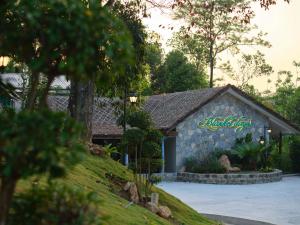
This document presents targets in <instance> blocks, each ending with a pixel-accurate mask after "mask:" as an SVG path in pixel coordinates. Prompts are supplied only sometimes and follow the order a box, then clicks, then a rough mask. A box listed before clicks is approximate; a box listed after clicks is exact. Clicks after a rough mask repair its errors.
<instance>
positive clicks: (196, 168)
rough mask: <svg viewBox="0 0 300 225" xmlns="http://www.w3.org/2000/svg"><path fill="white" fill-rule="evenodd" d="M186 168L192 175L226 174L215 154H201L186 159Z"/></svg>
mask: <svg viewBox="0 0 300 225" xmlns="http://www.w3.org/2000/svg"><path fill="white" fill-rule="evenodd" d="M184 166H185V169H186V171H187V172H191V173H225V172H226V169H225V168H224V167H223V166H222V165H221V164H220V162H219V161H218V158H217V157H216V155H215V154H213V153H211V154H208V155H207V156H202V155H201V154H200V152H199V154H198V155H196V156H191V157H188V158H186V159H185V161H184Z"/></svg>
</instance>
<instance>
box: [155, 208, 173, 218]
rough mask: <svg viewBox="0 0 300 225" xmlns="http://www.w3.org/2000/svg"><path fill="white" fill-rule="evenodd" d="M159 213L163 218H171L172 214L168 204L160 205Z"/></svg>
mask: <svg viewBox="0 0 300 225" xmlns="http://www.w3.org/2000/svg"><path fill="white" fill-rule="evenodd" d="M158 208H159V211H158V215H159V216H161V217H162V218H165V219H169V218H170V217H171V216H172V212H171V210H170V209H169V207H167V206H159V207H158Z"/></svg>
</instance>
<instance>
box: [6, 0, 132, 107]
mask: <svg viewBox="0 0 300 225" xmlns="http://www.w3.org/2000/svg"><path fill="white" fill-rule="evenodd" d="M0 14H1V15H3V19H2V20H1V21H0V51H1V52H2V54H5V55H8V56H10V57H11V58H13V60H14V61H15V62H17V63H24V64H25V65H26V66H28V68H29V70H30V71H31V72H32V78H34V79H36V80H35V81H38V79H39V78H40V75H41V73H42V74H44V75H46V77H47V85H46V86H45V89H44V91H43V94H42V97H41V100H40V104H41V105H43V104H44V105H46V96H47V94H48V90H49V87H50V84H51V82H52V81H53V79H54V77H55V76H58V75H59V74H65V75H66V76H67V77H68V78H69V79H72V80H78V79H81V80H91V79H92V80H94V81H97V82H100V83H101V82H103V83H106V84H107V83H110V82H113V80H115V79H116V78H117V77H119V76H124V75H125V65H132V63H133V46H132V41H131V38H130V35H129V33H128V32H127V29H126V27H125V25H124V23H123V22H122V21H120V20H119V19H118V18H117V17H116V16H114V15H113V14H112V13H109V12H108V10H107V9H106V8H105V7H103V6H102V5H101V4H99V2H97V1H93V0H88V1H74V0H66V1H56V0H46V1H39V0H24V1H17V0H12V1H6V2H5V3H4V4H2V5H1V7H0ZM31 84H32V90H35V89H36V86H37V84H38V82H32V83H31ZM36 95H37V93H36V92H35V91H31V92H30V98H29V99H30V102H32V100H31V99H32V98H33V99H35V98H36V97H37V96H36ZM30 104H32V103H30Z"/></svg>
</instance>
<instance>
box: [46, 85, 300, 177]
mask: <svg viewBox="0 0 300 225" xmlns="http://www.w3.org/2000/svg"><path fill="white" fill-rule="evenodd" d="M116 102H118V100H112V99H108V98H97V99H96V100H95V108H94V115H93V141H94V142H95V143H99V144H104V143H110V142H117V141H118V140H120V138H121V137H122V127H119V126H117V124H116V120H117V117H118V116H117V110H116V107H115V106H114V105H115V104H116ZM49 105H50V107H51V108H52V109H54V110H66V109H67V105H68V97H66V96H50V97H49ZM143 109H144V110H145V111H147V112H148V113H150V115H151V117H152V120H153V122H154V124H155V126H156V127H157V128H158V129H160V130H161V131H162V132H163V134H164V138H163V140H162V152H163V159H164V168H163V170H164V171H165V172H175V171H179V170H181V168H182V166H183V162H184V159H185V158H186V157H188V156H191V155H193V154H195V153H196V152H197V151H201V152H202V153H203V154H206V153H207V152H209V151H213V150H215V149H229V148H230V147H232V146H233V144H234V143H235V140H236V138H240V137H244V136H245V135H246V134H247V133H252V135H253V140H254V141H257V142H259V140H260V139H261V138H264V139H265V140H266V141H267V140H268V139H269V132H268V131H272V132H271V135H272V136H274V137H276V136H280V135H281V134H282V133H284V134H287V133H288V134H295V133H296V134H299V133H300V131H299V129H298V128H297V127H296V126H295V125H294V124H292V123H291V122H289V121H288V120H286V119H285V118H283V117H282V116H280V115H279V114H278V113H276V112H274V111H272V110H270V109H268V108H267V107H265V106H263V105H262V104H260V103H259V102H257V101H256V100H254V99H253V98H252V97H250V96H248V95H247V94H246V93H244V92H242V91H241V90H239V89H238V88H236V87H235V86H232V85H227V86H224V87H216V88H206V89H200V90H193V91H185V92H176V93H170V94H162V95H153V96H149V97H147V99H146V100H145V103H144V105H143Z"/></svg>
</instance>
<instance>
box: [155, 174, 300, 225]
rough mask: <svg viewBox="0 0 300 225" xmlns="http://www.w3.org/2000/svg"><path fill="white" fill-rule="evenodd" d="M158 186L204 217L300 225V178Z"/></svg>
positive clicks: (167, 183) (278, 224) (176, 183)
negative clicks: (211, 215)
mask: <svg viewBox="0 0 300 225" xmlns="http://www.w3.org/2000/svg"><path fill="white" fill-rule="evenodd" d="M158 186H159V187H160V188H162V189H164V190H165V191H167V192H169V193H170V194H172V195H174V196H176V197H177V198H179V199H180V200H181V201H183V202H185V203H186V204H188V205H189V206H191V207H192V208H194V209H195V210H197V211H199V212H201V213H206V214H216V215H223V216H229V217H239V218H244V219H249V220H258V221H262V222H268V223H273V224H276V225H300V177H299V176H294V177H284V178H283V180H282V181H280V182H275V183H268V184H252V185H213V184H196V183H183V182H162V183H160V184H159V185H158ZM241 225H242V224H241Z"/></svg>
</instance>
